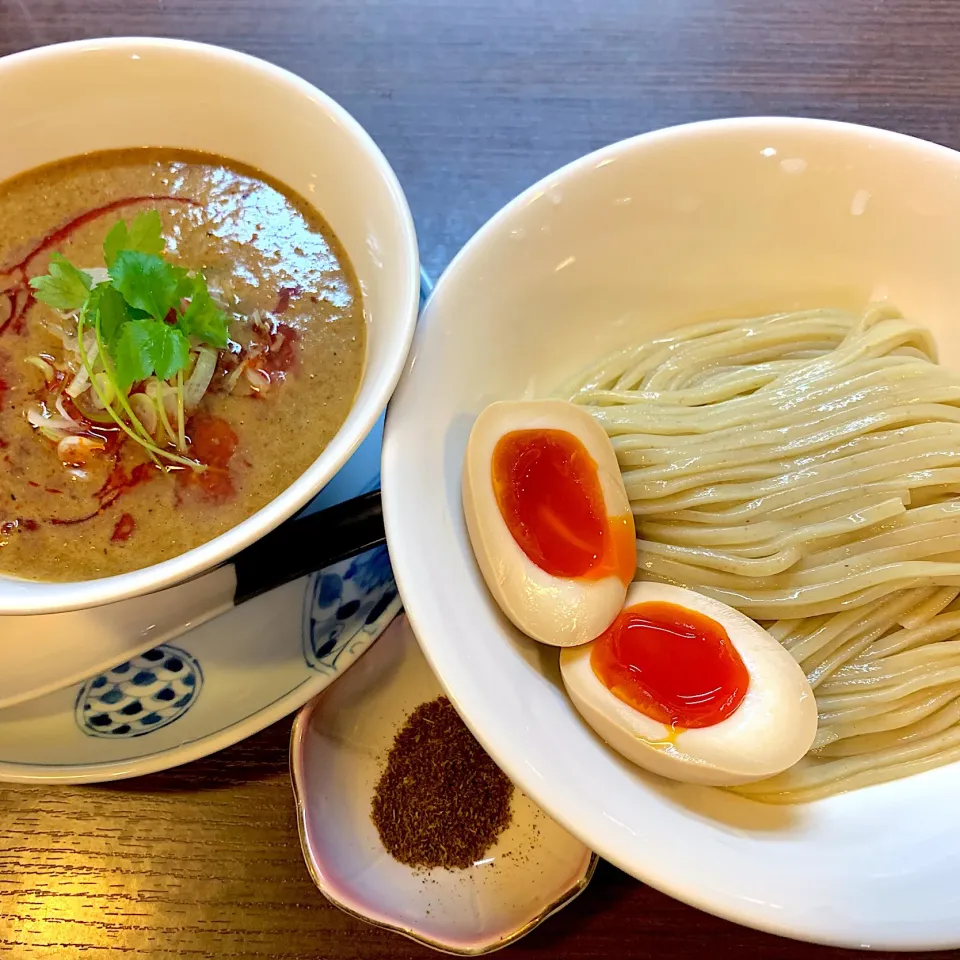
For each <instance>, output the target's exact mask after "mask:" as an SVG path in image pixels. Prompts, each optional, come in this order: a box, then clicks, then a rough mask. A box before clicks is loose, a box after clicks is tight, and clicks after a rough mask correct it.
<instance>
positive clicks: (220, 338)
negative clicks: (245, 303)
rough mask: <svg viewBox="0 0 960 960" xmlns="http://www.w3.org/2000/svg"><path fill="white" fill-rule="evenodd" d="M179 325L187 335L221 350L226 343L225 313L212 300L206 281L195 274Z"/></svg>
mask: <svg viewBox="0 0 960 960" xmlns="http://www.w3.org/2000/svg"><path fill="white" fill-rule="evenodd" d="M180 326H181V327H182V328H183V330H184V332H185V333H187V334H188V335H189V336H193V337H197V338H198V339H200V340H202V341H203V342H204V343H209V344H210V346H212V347H216V348H217V349H218V350H223V349H224V348H225V347H226V345H227V315H226V314H225V313H224V312H223V311H222V310H221V309H220V308H219V307H218V306H217V305H216V304H215V303H214V302H213V299H212V298H211V296H210V293H209V291H208V290H207V284H206V281H205V280H204V279H203V277H202V276H201V275H199V274H198V275H197V277H196V280H195V283H194V288H193V293H192V295H191V297H190V304H189V306H188V307H187V309H186V310H185V311H184V313H183V316H182V317H181V318H180Z"/></svg>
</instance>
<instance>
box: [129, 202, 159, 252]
mask: <svg viewBox="0 0 960 960" xmlns="http://www.w3.org/2000/svg"><path fill="white" fill-rule="evenodd" d="M162 229H163V224H161V223H160V214H159V213H157V211H156V210H144V211H143V213H138V214H137V215H136V216H135V217H134V218H133V223H131V224H130V239H129V240H128V241H127V245H126V249H127V250H139V251H140V253H152V254H154V255H155V256H158V257H159V256H160V255H161V254H162V253H163V251H164V250H165V249H166V247H165V244H164V242H163V237H162V236H161V235H160V231H161V230H162Z"/></svg>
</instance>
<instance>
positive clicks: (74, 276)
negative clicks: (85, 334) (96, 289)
mask: <svg viewBox="0 0 960 960" xmlns="http://www.w3.org/2000/svg"><path fill="white" fill-rule="evenodd" d="M49 271H50V272H49V273H48V274H46V275H45V276H42V277H33V278H32V279H31V281H30V286H31V287H33V289H34V290H35V291H36V297H37V299H38V300H39V301H41V302H42V303H46V304H47V305H49V306H51V307H53V308H54V309H55V310H79V309H80V308H81V307H82V306H83V305H84V303H85V302H86V299H87V295H88V294H89V292H90V284H91V282H92V281H91V280H90V275H89V274H87V273H84V272H83V270H78V269H77V268H76V267H75V266H74V265H73V264H72V263H71V262H70V261H69V260H67V259H66V258H65V257H62V256H61V255H60V254H59V253H55V254H53V255H52V256H51V257H50V267H49Z"/></svg>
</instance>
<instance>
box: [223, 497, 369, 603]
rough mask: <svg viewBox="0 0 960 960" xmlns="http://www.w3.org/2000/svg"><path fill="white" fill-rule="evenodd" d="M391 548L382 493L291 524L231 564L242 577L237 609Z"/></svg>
mask: <svg viewBox="0 0 960 960" xmlns="http://www.w3.org/2000/svg"><path fill="white" fill-rule="evenodd" d="M385 542H386V536H385V534H384V531H383V512H382V510H381V507H380V491H379V490H374V491H373V492H372V493H365V494H364V495H363V496H361V497H354V498H353V499H352V500H345V501H344V502H343V503H338V504H336V505H335V506H332V507H328V508H327V509H326V510H320V511H319V512H317V513H312V514H310V515H309V516H306V517H298V518H296V519H294V520H288V521H287V522H286V523H284V524H282V525H281V526H279V527H277V529H276V530H274V531H273V532H272V533H268V534H267V535H266V536H265V537H262V538H261V539H260V540H258V541H257V542H256V543H254V544H252V545H251V546H249V547H247V548H246V550H242V551H241V552H240V553H238V554H237V555H236V556H235V557H234V558H233V559H232V560H231V561H230V563H232V564H233V565H234V567H235V568H236V571H237V590H236V593H235V594H234V603H236V604H240V603H243V602H244V601H246V600H250V599H251V598H253V597H256V596H259V595H260V594H261V593H266V592H267V591H268V590H273V589H274V587H279V586H282V585H283V584H285V583H289V582H290V581H291V580H296V579H297V577H302V576H305V575H306V574H308V573H313V572H314V571H315V570H320V569H322V568H323V567H327V566H329V565H330V564H332V563H337V562H339V561H340V560H345V559H346V558H347V557H352V556H355V555H357V554H359V553H363V552H364V550H369V549H370V548H371V547H376V546H379V545H380V544H382V543H385Z"/></svg>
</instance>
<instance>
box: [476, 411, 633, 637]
mask: <svg viewBox="0 0 960 960" xmlns="http://www.w3.org/2000/svg"><path fill="white" fill-rule="evenodd" d="M539 429H543V430H565V431H567V432H568V433H571V434H573V436H575V437H576V438H577V439H578V440H579V441H580V442H581V443H582V444H583V445H584V447H585V448H586V450H587V452H588V453H589V454H590V456H591V457H592V458H593V459H594V461H595V462H596V464H597V475H598V478H599V481H600V488H601V490H602V492H603V500H604V504H605V506H606V510H607V515H608V516H611V517H616V516H622V515H624V514H629V513H630V501H629V500H628V499H627V491H626V489H625V488H624V485H623V478H622V477H621V476H620V468H619V467H618V466H617V456H616V453H615V452H614V450H613V445H612V444H611V443H610V440H609V438H608V437H607V435H606V433H605V432H604V430H603V428H602V427H601V426H600V425H599V424H598V423H597V422H596V421H595V420H594V419H593V417H591V416H590V414H589V413H587V412H586V411H585V410H583V409H582V408H581V407H578V406H576V405H575V404H572V403H568V402H567V401H565V400H524V401H510V402H506V401H503V402H497V403H492V404H490V406H488V407H487V408H486V409H485V410H483V412H482V413H481V414H480V416H478V417H477V420H476V422H475V423H474V425H473V429H472V431H471V433H470V439H469V441H468V443H467V453H466V457H465V460H464V468H463V512H464V516H465V517H466V521H467V530H468V532H469V534H470V543H471V544H472V546H473V551H474V554H475V555H476V558H477V563H478V565H479V567H480V572H481V573H482V574H483V578H484V580H485V581H486V583H487V587H488V588H489V590H490V592H491V593H492V594H493V597H494V599H495V600H496V601H497V603H498V604H499V605H500V608H501V609H502V610H503V612H504V613H505V614H506V615H507V616H508V617H509V618H510V619H511V620H512V621H513V623H514V624H515V625H516V626H517V627H518V628H519V629H520V630H522V631H523V632H524V633H525V634H527V635H528V636H530V637H533V638H534V639H535V640H539V641H541V642H542V643H549V644H553V645H554V646H560V647H565V646H572V645H576V644H581V643H587V642H588V641H590V640H593V639H594V637H597V636H599V635H600V634H601V633H603V631H604V630H606V629H607V627H609V626H610V624H611V623H613V620H614V618H615V617H616V616H617V614H618V613H619V612H620V609H621V607H622V606H623V599H624V597H625V596H626V593H627V585H626V584H624V583H623V581H622V580H620V578H619V577H617V576H615V575H612V576H609V577H604V578H602V579H599V580H587V579H570V578H567V577H555V576H552V575H551V574H549V573H547V572H546V571H545V570H542V569H541V568H540V567H538V566H537V565H536V564H535V563H533V561H532V560H530V558H529V557H528V556H527V555H526V554H525V553H524V552H523V550H521V548H520V546H519V545H518V544H517V542H516V540H514V538H513V534H511V533H510V530H509V528H508V527H507V525H506V523H505V522H504V519H503V516H502V515H501V513H500V508H499V506H498V504H497V499H496V494H495V492H494V489H493V471H492V467H491V464H492V459H493V451H494V448H495V447H496V445H497V442H498V441H499V440H500V438H501V437H502V436H503V435H504V434H506V433H510V432H511V431H513V430H539Z"/></svg>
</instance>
